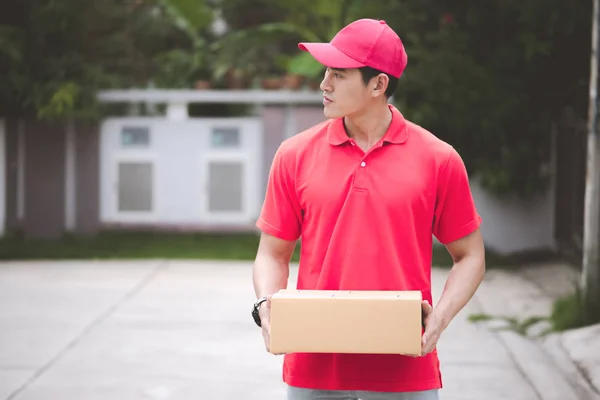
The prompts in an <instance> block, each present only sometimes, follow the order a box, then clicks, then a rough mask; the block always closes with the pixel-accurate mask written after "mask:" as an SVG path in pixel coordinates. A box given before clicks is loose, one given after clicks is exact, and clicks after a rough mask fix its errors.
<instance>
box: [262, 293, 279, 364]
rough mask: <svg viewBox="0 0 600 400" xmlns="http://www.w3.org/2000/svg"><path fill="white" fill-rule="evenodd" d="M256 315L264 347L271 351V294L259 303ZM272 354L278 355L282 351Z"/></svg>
mask: <svg viewBox="0 0 600 400" xmlns="http://www.w3.org/2000/svg"><path fill="white" fill-rule="evenodd" d="M258 315H259V316H260V325H261V327H262V335H263V339H264V340H265V349H266V350H267V351H268V352H269V353H271V296H269V297H268V299H267V301H265V302H264V303H262V304H261V305H260V309H259V310H258ZM272 354H275V355H280V354H282V353H272Z"/></svg>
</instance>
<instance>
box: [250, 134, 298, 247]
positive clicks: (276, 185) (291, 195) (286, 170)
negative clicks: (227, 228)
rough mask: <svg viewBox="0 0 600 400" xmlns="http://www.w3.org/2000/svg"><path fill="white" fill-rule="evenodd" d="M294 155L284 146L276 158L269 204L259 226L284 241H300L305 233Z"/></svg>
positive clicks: (266, 195) (270, 180)
mask: <svg viewBox="0 0 600 400" xmlns="http://www.w3.org/2000/svg"><path fill="white" fill-rule="evenodd" d="M293 163H294V153H293V151H291V150H290V149H286V148H285V147H283V145H282V146H281V147H280V148H279V149H278V150H277V152H276V153H275V156H274V157H273V162H272V164H271V170H270V171H269V179H268V182H267V189H266V192H265V200H264V202H263V206H262V210H261V213H260V216H259V218H258V220H257V221H256V226H257V228H258V229H260V230H261V231H262V232H264V233H267V234H269V235H273V236H276V237H278V238H280V239H284V240H297V239H299V237H300V233H301V221H302V210H301V207H300V202H299V201H298V196H297V193H296V184H295V178H294V175H293V172H292V171H293V170H294V169H293Z"/></svg>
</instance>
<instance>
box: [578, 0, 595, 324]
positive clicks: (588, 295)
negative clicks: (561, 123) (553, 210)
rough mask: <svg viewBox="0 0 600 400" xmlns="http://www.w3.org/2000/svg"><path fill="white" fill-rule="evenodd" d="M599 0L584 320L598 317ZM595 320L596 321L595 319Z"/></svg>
mask: <svg viewBox="0 0 600 400" xmlns="http://www.w3.org/2000/svg"><path fill="white" fill-rule="evenodd" d="M598 2H599V0H593V4H594V5H593V14H592V15H593V17H592V52H591V61H590V98H589V100H590V103H589V114H588V148H587V174H586V183H585V214H584V215H585V217H584V218H585V220H584V235H583V236H584V238H583V271H582V279H581V287H582V294H583V301H584V304H583V307H584V313H585V317H586V320H587V321H589V322H592V320H600V249H599V247H600V193H599V192H600V187H599V186H600V140H598V27H599V26H598V24H599V21H598V18H599V11H598ZM594 322H596V321H594Z"/></svg>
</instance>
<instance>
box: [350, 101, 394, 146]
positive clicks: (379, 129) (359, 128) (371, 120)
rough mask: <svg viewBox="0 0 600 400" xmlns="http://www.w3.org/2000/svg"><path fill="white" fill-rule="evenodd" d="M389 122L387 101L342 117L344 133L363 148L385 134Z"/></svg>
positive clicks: (390, 118) (389, 115)
mask: <svg viewBox="0 0 600 400" xmlns="http://www.w3.org/2000/svg"><path fill="white" fill-rule="evenodd" d="M391 122H392V112H391V111H390V109H389V108H388V104H387V103H385V104H382V105H378V106H376V107H370V108H369V109H367V110H365V111H362V112H361V113H357V114H353V115H348V116H346V117H345V118H344V124H345V127H346V133H347V134H348V136H349V137H351V138H353V139H354V140H355V141H356V142H358V143H359V144H360V145H361V147H364V148H370V147H371V146H373V145H374V144H375V143H377V142H378V141H379V140H380V139H381V138H382V137H383V136H384V135H385V133H386V132H387V130H388V128H389V126H390V123H391Z"/></svg>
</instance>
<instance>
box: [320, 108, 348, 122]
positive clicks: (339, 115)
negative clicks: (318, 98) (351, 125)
mask: <svg viewBox="0 0 600 400" xmlns="http://www.w3.org/2000/svg"><path fill="white" fill-rule="evenodd" d="M323 114H325V117H326V118H328V119H337V118H343V117H344V115H343V114H342V113H340V112H336V111H335V110H332V109H330V108H328V107H325V108H323Z"/></svg>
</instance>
